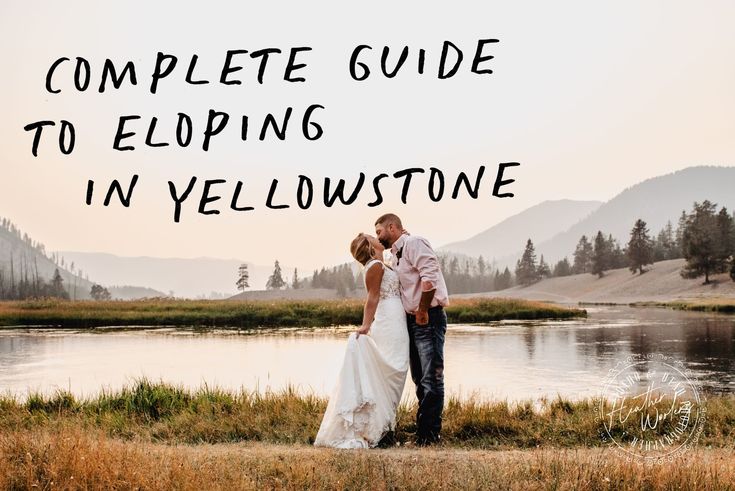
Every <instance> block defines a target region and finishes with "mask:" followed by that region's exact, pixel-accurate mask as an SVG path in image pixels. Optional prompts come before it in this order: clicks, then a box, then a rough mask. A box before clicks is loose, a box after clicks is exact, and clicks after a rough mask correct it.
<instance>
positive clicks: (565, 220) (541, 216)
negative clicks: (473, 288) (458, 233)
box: [438, 199, 602, 260]
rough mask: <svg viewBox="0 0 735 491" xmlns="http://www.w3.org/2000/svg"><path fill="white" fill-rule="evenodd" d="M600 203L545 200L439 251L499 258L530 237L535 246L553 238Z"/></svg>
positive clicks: (513, 252)
mask: <svg viewBox="0 0 735 491" xmlns="http://www.w3.org/2000/svg"><path fill="white" fill-rule="evenodd" d="M601 204H602V202H601V201H573V200H568V199H563V200H557V201H544V202H543V203H539V204H538V205H536V206H532V207H531V208H528V209H526V210H524V211H522V212H521V213H518V214H517V215H513V216H512V217H510V218H507V219H505V220H503V221H502V222H500V223H499V224H497V225H494V226H492V227H490V228H489V229H487V230H484V231H482V232H480V233H479V234H477V235H475V236H473V237H470V238H469V239H467V240H463V241H459V242H453V243H451V244H446V245H444V246H442V247H440V248H439V249H438V250H439V251H445V252H451V253H458V254H463V255H467V256H472V257H478V256H480V255H482V256H483V257H484V258H485V259H488V260H492V259H493V258H495V259H496V260H497V259H500V258H504V257H506V256H509V255H512V254H515V253H516V252H518V251H519V250H521V249H522V248H523V246H524V245H525V243H526V240H527V239H528V238H531V239H532V240H533V241H534V243H537V242H539V241H544V240H547V239H550V238H551V237H553V236H554V235H555V234H557V233H558V232H559V231H560V230H566V229H567V228H569V227H571V226H572V225H574V224H575V223H577V222H579V221H580V220H581V219H583V218H584V217H586V216H587V215H589V214H590V213H592V212H593V211H594V210H596V209H597V208H599V207H600V205H601Z"/></svg>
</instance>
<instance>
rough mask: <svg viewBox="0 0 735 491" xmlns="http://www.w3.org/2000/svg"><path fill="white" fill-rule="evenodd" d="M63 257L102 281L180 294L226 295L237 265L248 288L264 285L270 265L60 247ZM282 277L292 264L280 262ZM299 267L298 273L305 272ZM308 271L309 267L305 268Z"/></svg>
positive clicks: (232, 288)
mask: <svg viewBox="0 0 735 491" xmlns="http://www.w3.org/2000/svg"><path fill="white" fill-rule="evenodd" d="M61 254H63V255H64V257H66V258H68V259H71V260H73V261H74V262H75V263H76V264H79V265H80V266H81V267H82V268H84V270H85V271H88V272H89V275H90V276H91V277H94V278H95V279H97V281H99V282H101V283H102V284H103V285H145V286H146V287H148V288H152V289H154V290H158V291H161V292H166V294H167V295H168V294H169V293H170V292H173V295H174V296H176V297H184V298H197V297H206V298H227V297H229V296H231V295H234V294H235V293H236V292H237V288H236V286H235V282H236V281H237V269H238V267H239V266H240V264H242V263H246V264H247V265H248V272H249V273H250V282H249V283H250V288H251V289H263V288H265V284H266V281H267V280H268V276H270V275H271V274H272V273H273V265H268V266H263V265H257V264H252V263H250V262H247V261H242V260H240V259H217V258H212V257H196V258H175V257H149V256H139V257H130V256H117V255H115V254H107V253H101V252H77V251H62V252H61ZM281 268H282V270H283V275H284V278H286V277H289V278H290V277H291V275H292V274H293V269H294V268H293V267H292V266H284V265H281ZM306 273H307V272H306V271H301V269H299V276H300V277H301V278H304V277H305V276H307V274H306ZM308 273H309V274H311V271H309V272H308Z"/></svg>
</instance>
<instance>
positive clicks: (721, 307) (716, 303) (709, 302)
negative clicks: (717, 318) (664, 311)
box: [630, 297, 735, 314]
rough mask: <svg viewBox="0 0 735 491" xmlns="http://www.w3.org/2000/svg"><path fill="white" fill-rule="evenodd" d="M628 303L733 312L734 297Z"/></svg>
mask: <svg viewBox="0 0 735 491" xmlns="http://www.w3.org/2000/svg"><path fill="white" fill-rule="evenodd" d="M630 305H631V306H632V307H667V308H670V309H674V310H690V311H695V312H720V313H724V314H735V298H727V297H724V298H721V297H713V298H703V299H692V300H675V301H670V302H635V303H631V304H630Z"/></svg>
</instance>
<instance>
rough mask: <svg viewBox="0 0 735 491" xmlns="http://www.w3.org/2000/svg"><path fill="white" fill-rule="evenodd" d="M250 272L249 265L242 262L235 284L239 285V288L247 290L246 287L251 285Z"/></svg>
mask: <svg viewBox="0 0 735 491" xmlns="http://www.w3.org/2000/svg"><path fill="white" fill-rule="evenodd" d="M249 281H250V273H249V272H248V265H247V264H245V263H242V264H241V265H240V267H239V268H237V283H235V285H236V286H237V289H238V290H240V291H241V292H242V291H245V288H249V287H250V283H249Z"/></svg>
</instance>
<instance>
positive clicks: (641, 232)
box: [628, 218, 653, 274]
mask: <svg viewBox="0 0 735 491" xmlns="http://www.w3.org/2000/svg"><path fill="white" fill-rule="evenodd" d="M628 260H629V262H630V266H629V267H630V270H631V271H632V272H633V273H635V272H636V270H637V271H638V273H639V274H643V272H644V271H643V266H645V265H647V264H653V241H652V240H651V238H650V237H649V236H648V228H646V222H644V221H643V220H641V219H640V218H639V219H638V220H636V222H635V225H633V230H631V231H630V240H629V241H628Z"/></svg>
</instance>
